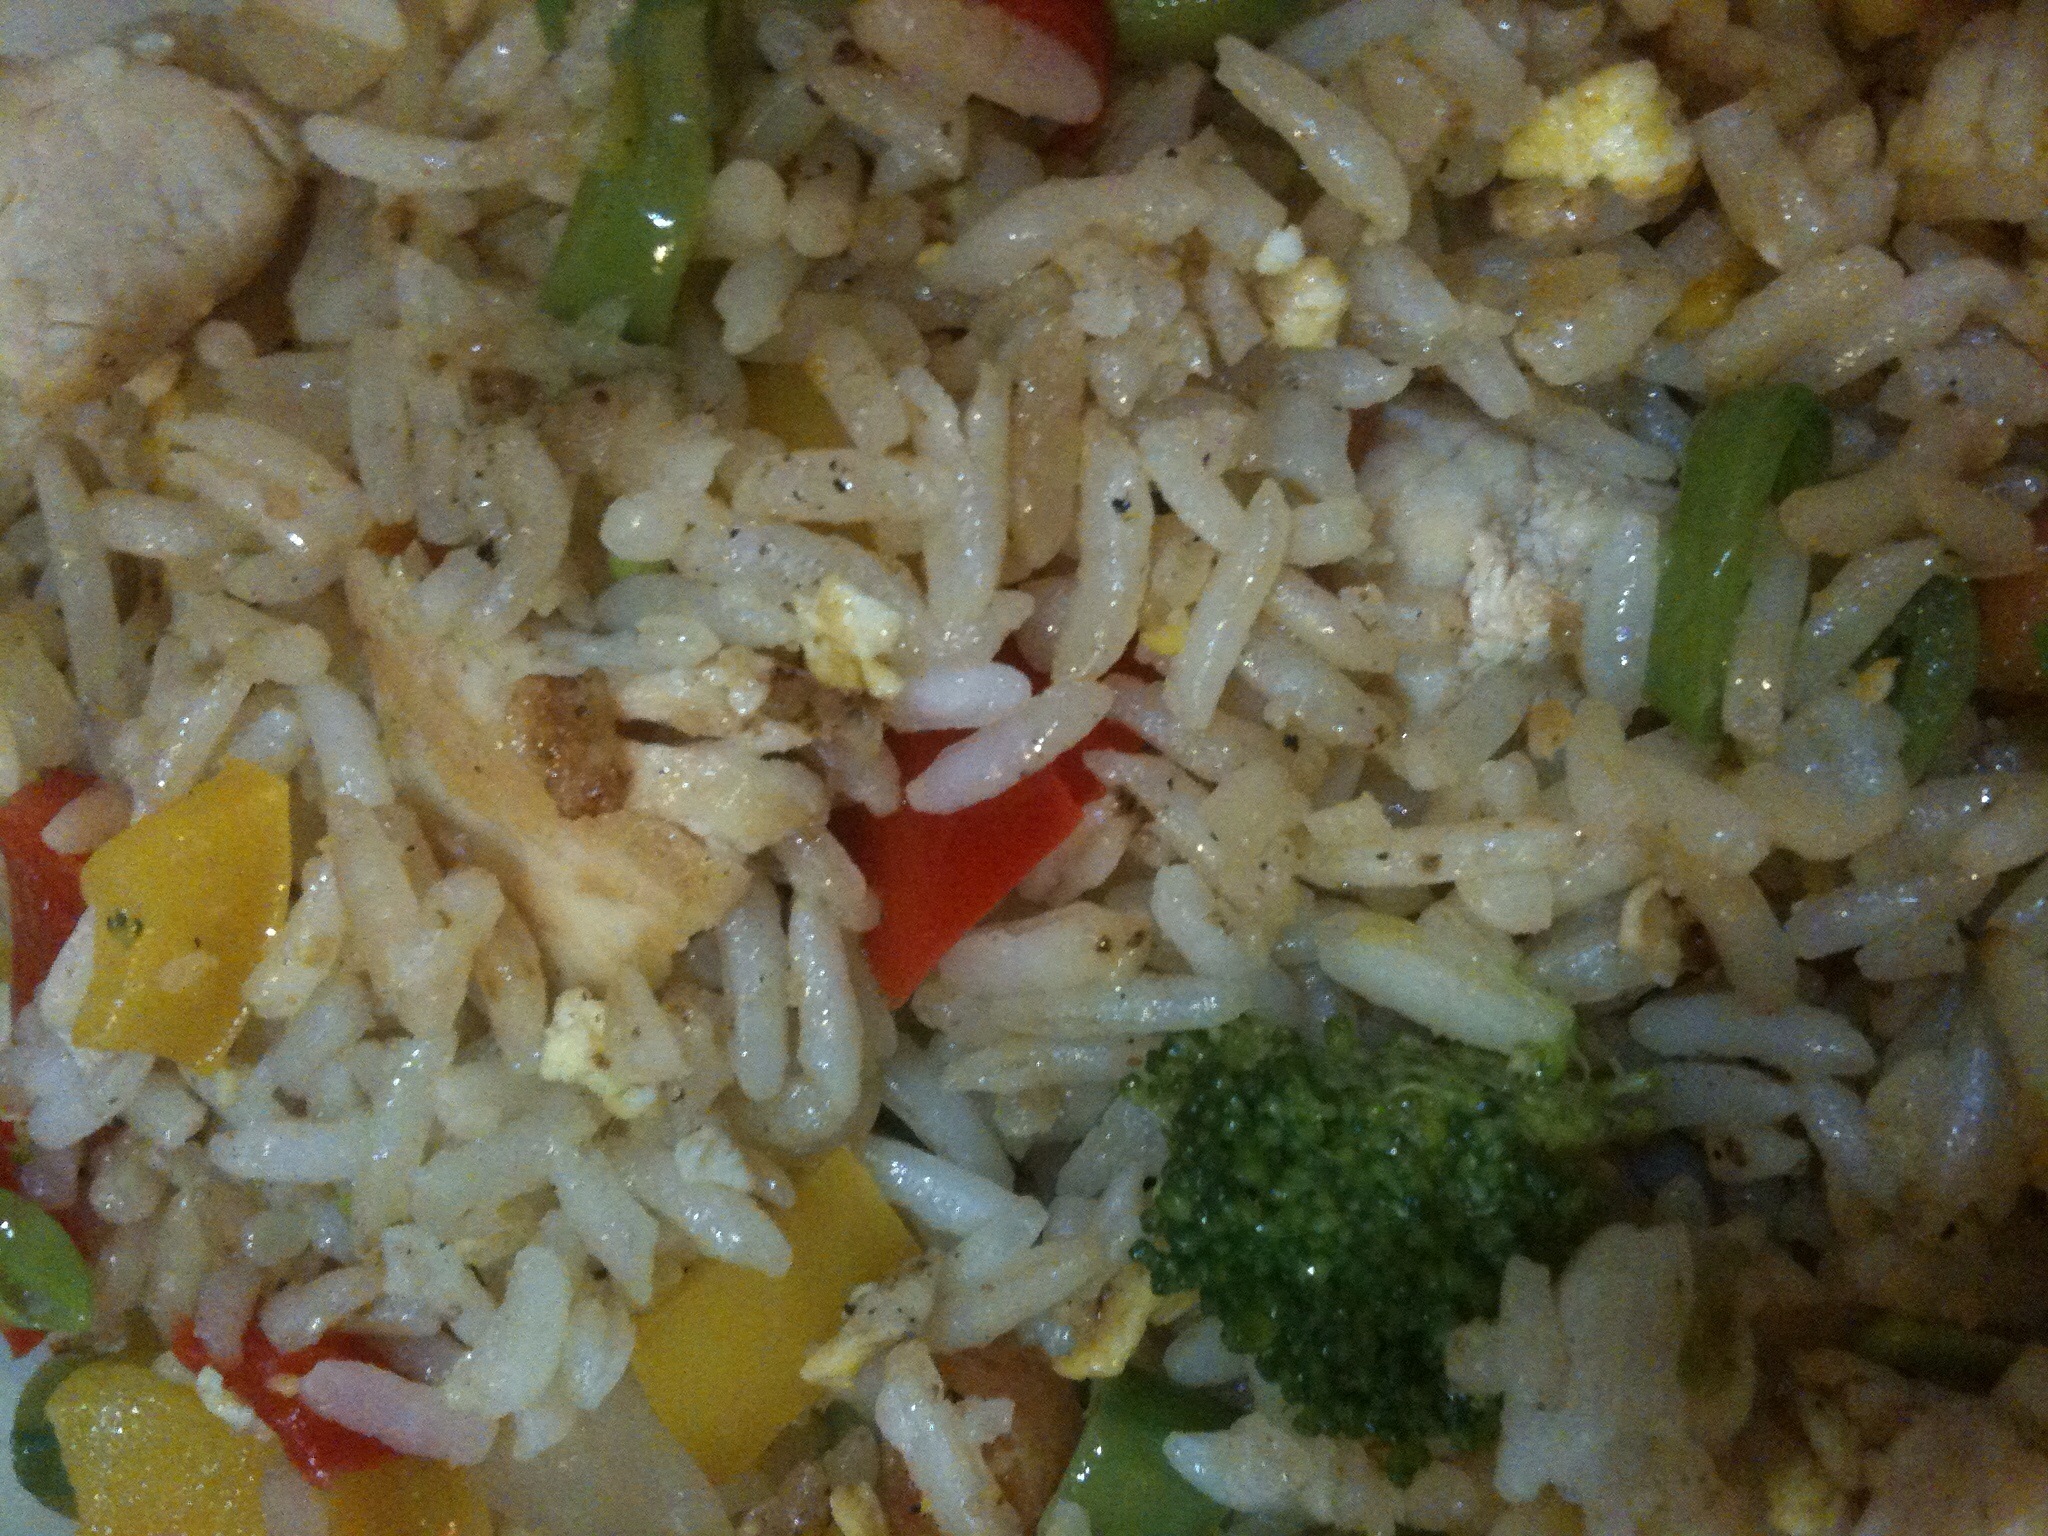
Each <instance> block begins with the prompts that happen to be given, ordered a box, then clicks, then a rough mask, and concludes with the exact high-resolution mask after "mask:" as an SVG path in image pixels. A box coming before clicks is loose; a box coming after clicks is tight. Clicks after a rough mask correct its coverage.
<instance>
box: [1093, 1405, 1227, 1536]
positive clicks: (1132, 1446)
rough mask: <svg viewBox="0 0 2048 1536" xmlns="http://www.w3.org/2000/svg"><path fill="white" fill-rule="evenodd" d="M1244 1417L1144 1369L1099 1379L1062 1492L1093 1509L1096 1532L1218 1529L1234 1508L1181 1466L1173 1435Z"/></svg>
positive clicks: (1191, 1534) (1147, 1534)
mask: <svg viewBox="0 0 2048 1536" xmlns="http://www.w3.org/2000/svg"><path fill="white" fill-rule="evenodd" d="M1236 1417H1237V1415H1236V1413H1235V1412H1233V1411H1232V1410H1231V1409H1230V1408H1227V1407H1225V1406H1224V1405H1223V1404H1222V1403H1219V1402H1218V1401H1216V1399H1214V1398H1212V1397H1208V1396H1205V1395H1204V1394H1202V1393H1199V1392H1190V1391H1188V1390H1187V1389H1186V1388H1184V1387H1178V1386H1175V1385H1174V1384H1173V1383H1172V1382H1170V1381H1162V1380H1160V1379H1159V1378H1158V1377H1156V1376H1148V1375H1145V1374H1143V1373H1142V1372H1137V1371H1126V1372H1125V1373H1124V1374H1123V1375H1121V1376H1116V1377H1112V1378H1111V1379H1109V1380H1108V1381H1103V1382H1098V1383H1097V1384H1096V1385H1095V1387H1094V1389H1093V1390H1092V1391H1091V1392H1090V1393H1089V1394H1088V1417H1087V1420H1086V1422H1085V1423H1083V1425H1082V1426H1081V1441H1080V1444H1079V1445H1078V1446H1076V1447H1075V1449H1074V1459H1073V1461H1072V1462H1070V1463H1069V1464H1068V1466H1067V1475H1066V1478H1065V1480H1064V1481H1062V1482H1061V1484H1060V1490H1059V1497H1061V1498H1063V1499H1070V1500H1072V1501H1073V1502H1074V1503H1076V1504H1078V1505H1080V1506H1081V1508H1083V1509H1085V1510H1086V1511H1087V1512H1088V1529H1089V1530H1090V1531H1091V1532H1092V1533H1093V1536H1211V1533H1212V1532H1214V1531H1215V1530H1216V1529H1217V1527H1218V1526H1220V1525H1221V1524H1222V1523H1223V1517H1224V1515H1225V1514H1226V1513H1227V1511H1226V1510H1225V1509H1224V1508H1223V1506H1222V1505H1220V1504H1218V1503H1216V1502H1215V1501H1214V1500H1212V1499H1211V1498H1209V1496H1208V1495H1207V1494H1205V1493H1202V1492H1201V1491H1200V1490H1199V1489H1197V1488H1195V1487H1194V1486H1193V1485H1192V1484H1191V1483H1189V1482H1188V1481H1187V1480H1186V1479H1185V1478H1183V1477H1182V1476H1181V1475H1180V1474H1179V1473H1177V1472H1175V1471H1174V1470H1173V1467H1172V1464H1171V1463H1169V1462H1168V1461H1167V1459H1166V1450H1165V1447H1166V1437H1167V1436H1168V1435H1171V1434H1175V1433H1177V1432H1181V1431H1194V1432H1201V1431H1206V1430H1217V1429H1222V1428H1223V1427H1224V1426H1225V1425H1227V1424H1229V1423H1230V1421H1231V1420H1232V1419H1234V1418H1236Z"/></svg>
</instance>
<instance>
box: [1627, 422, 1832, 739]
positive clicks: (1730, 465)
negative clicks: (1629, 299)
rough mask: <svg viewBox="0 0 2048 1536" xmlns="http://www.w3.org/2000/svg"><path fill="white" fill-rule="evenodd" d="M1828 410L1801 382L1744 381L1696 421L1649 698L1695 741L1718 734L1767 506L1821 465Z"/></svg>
mask: <svg viewBox="0 0 2048 1536" xmlns="http://www.w3.org/2000/svg"><path fill="white" fill-rule="evenodd" d="M1828 450H1829V434H1828V413H1827V410H1826V408H1825V407H1824V406H1822V404H1821V403H1820V400H1819V398H1818V397H1817V396H1816V395H1815V394H1814V393H1813V391H1812V390H1810V389H1807V388H1805V387H1804V386H1803V385H1798V384H1772V385H1764V386H1760V387H1758V388H1755V389H1745V390H1743V391H1742V392H1741V393H1739V394H1734V395H1730V396H1729V397H1728V398H1727V399H1725V400H1722V401H1719V402H1717V403H1716V404H1714V405H1712V406H1710V407H1708V408H1707V410H1706V411H1705V412H1704V413H1703V414H1702V415H1701V416H1700V418H1699V420H1698V421H1696V422H1695V423H1693V429H1692V438H1691V440H1690V441H1689V442H1688V443H1687V444H1686V448H1685V461H1684V464H1683V466H1682V467H1681V468H1680V471H1679V478H1678V515H1677V517H1676V518H1675V519H1673V521H1672V525H1671V530H1670V532H1669V533H1668V534H1667V535H1666V538H1665V559H1664V571H1663V575H1662V576H1661V577H1660V578H1659V580H1658V583H1657V614H1656V624H1655V627H1654V628H1652V630H1651V631H1650V669H1649V677H1648V680H1647V683H1646V692H1647V693H1648V695H1649V700H1650V702H1651V703H1652V704H1654V705H1656V706H1657V708H1659V709H1661V710H1662V711H1663V712H1664V713H1665V715H1667V716H1668V717H1669V718H1670V719H1671V721H1672V722H1673V723H1674V724H1675V725H1677V726H1678V727H1679V728H1680V729H1681V730H1683V731H1684V732H1685V733H1686V734H1687V735H1688V736H1691V737H1692V738H1693V739H1694V740H1696V741H1702V742H1712V741H1714V740H1716V739H1718V737H1719V736H1720V733H1721V689H1722V685H1723V683H1724V682H1725V680H1726V676H1727V671H1728V654H1729V652H1730V651H1731V650H1732V649H1733V648H1734V644H1735V629H1736V625H1737V624H1738V623H1739V622H1740V620H1741V618H1742V605H1743V602H1744V600H1745V599H1746V598H1747V597H1748V596H1749V580H1750V572H1751V565H1752V563H1753V556H1754V553H1755V547H1756V536H1757V529H1758V528H1759V527H1761V526H1762V523H1763V519H1764V516H1765V515H1766V513H1768V512H1769V510H1770V508H1771V507H1772V506H1774V505H1775V504H1776V503H1777V502H1779V501H1780V500H1782V499H1783V498H1784V497H1786V496H1788V495H1790V494H1791V493H1792V492H1793V491H1796V490H1798V489H1799V488H1800V487H1802V486H1807V485H1812V484H1813V483H1814V482H1815V481H1817V480H1819V479H1820V478H1821V476H1822V475H1824V474H1825V473H1826V471H1827V464H1828Z"/></svg>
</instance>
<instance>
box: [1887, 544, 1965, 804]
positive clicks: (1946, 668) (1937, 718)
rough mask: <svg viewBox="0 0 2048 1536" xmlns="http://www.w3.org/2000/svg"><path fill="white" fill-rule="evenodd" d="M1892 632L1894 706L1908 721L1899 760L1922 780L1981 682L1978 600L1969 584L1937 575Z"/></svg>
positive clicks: (1908, 606) (1909, 774)
mask: <svg viewBox="0 0 2048 1536" xmlns="http://www.w3.org/2000/svg"><path fill="white" fill-rule="evenodd" d="M1893 632H1894V633H1895V634H1896V636H1897V637H1898V639H1899V641H1900V651H1899V671H1898V676H1897V678H1896V680H1895V681H1894V682H1893V684H1892V693H1891V706H1892V708H1893V709H1896V710H1897V711H1898V712H1899V717H1900V718H1901V719H1903V720H1904V721H1905V722H1906V741H1905V745H1904V746H1903V747H1901V748H1900V750H1899V760H1900V762H1901V763H1902V764H1904V766H1905V769H1906V777H1907V778H1908V779H1912V780H1918V779H1919V778H1921V777H1922V776H1923V775H1925V774H1926V772H1927V770H1928V768H1929V767H1930V766H1932V765H1933V762H1934V758H1935V754H1937V753H1938V752H1940V751H1941V749H1942V747H1943V746H1944V745H1945V744H1946V743H1947V741H1948V739H1949V737H1950V736H1952V735H1953V734H1954V733H1955V728H1956V722H1957V721H1958V720H1959V719H1961V718H1962V713H1963V709H1964V707H1965V706H1966V705H1967V704H1968V703H1969V702H1970V692H1971V690H1972V689H1974V688H1975V687H1976V686H1977V601H1976V599H1975V598H1974V597H1973V596H1971V594H1970V587H1969V583H1968V582H1965V581H1960V580H1958V579H1957V578H1955V577H1953V576H1936V577H1933V578H1932V579H1931V580H1929V581H1928V583H1927V585H1925V586H1924V587H1922V588H1921V589H1920V590H1919V591H1918V592H1917V593H1916V594H1914V597H1913V601H1911V602H1910V603H1908V604H1906V607H1905V610H1904V611H1903V612H1902V613H1900V615H1899V617H1898V620H1897V622H1896V623H1895V624H1894V625H1893Z"/></svg>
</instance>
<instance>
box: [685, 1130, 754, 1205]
mask: <svg viewBox="0 0 2048 1536" xmlns="http://www.w3.org/2000/svg"><path fill="white" fill-rule="evenodd" d="M676 1167H677V1168H678V1169H679V1170H680V1171H681V1173H682V1175H683V1177H684V1178H685V1179H688V1180H689V1181H690V1182H691V1183H693V1184H717V1185H721V1186H722V1187H724V1188H726V1189H736V1190H738V1191H740V1193H742V1194H746V1193H749V1192H750V1191H752V1189H753V1187H754V1171H753V1170H752V1169H751V1168H749V1167H748V1166H747V1158H746V1154H745V1153H744V1152H742V1151H740V1149H739V1147H738V1146H737V1145H736V1144H735V1143H734V1141H733V1139H732V1137H731V1135H729V1134H728V1133H727V1132H726V1130H725V1128H724V1127H723V1126H718V1125H700V1126H699V1127H697V1129H696V1130H694V1131H692V1132H690V1134H689V1135H687V1136H685V1137H684V1138H683V1139H682V1140H681V1141H678V1142H677V1143H676Z"/></svg>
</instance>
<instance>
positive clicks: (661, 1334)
mask: <svg viewBox="0 0 2048 1536" xmlns="http://www.w3.org/2000/svg"><path fill="white" fill-rule="evenodd" d="M777 1221H778V1224H779V1225H780V1226H781V1228H782V1232H783V1235H784V1236H785V1237H787V1238H788V1239H789V1249H790V1265H789V1273H787V1274H786V1275H783V1276H781V1277H780V1278H779V1279H771V1278H770V1277H769V1276H767V1275H764V1274H762V1273H761V1272H760V1271H758V1270H753V1269H742V1268H741V1267H740V1266H738V1265H736V1264H727V1263H724V1262H723V1261H721V1260H717V1259H707V1260H705V1261H704V1262H703V1263H701V1264H699V1265H697V1266H696V1267H695V1268H693V1269H692V1270H691V1271H690V1272H689V1273H688V1274H687V1275H685V1276H684V1277H683V1280H682V1283H681V1284H680V1285H678V1286H677V1287H676V1288H675V1289H674V1290H673V1291H670V1292H669V1293H668V1295H667V1296H665V1297H663V1298H662V1299H661V1300H660V1301H658V1302H656V1303H655V1305H654V1308H653V1309H652V1310H651V1311H649V1312H647V1313H645V1314H643V1315H642V1316H641V1318H640V1337H639V1342H638V1344H637V1345H636V1346H635V1348H634V1350H633V1373H634V1374H635V1375H636V1376H637V1377H639V1379H640V1385H641V1387H642V1388H643V1389H644V1390H645V1391H646V1393H647V1401H648V1402H649V1403H650V1404H652V1405H653V1407H654V1413H655V1416H656V1417H657V1418H659V1419H660V1420H661V1422H662V1423H663V1424H664V1425H665V1426H667V1428H668V1431H669V1433H670V1434H672V1435H674V1436H675V1437H676V1438H677V1439H678V1440H680V1441H681V1442H682V1443H683V1448H684V1449H685V1450H687V1451H688V1452H689V1453H690V1454H691V1456H693V1457H694V1458H696V1461H697V1464H698V1465H699V1466H700V1467H702V1468H703V1469H704V1471H705V1474H706V1475H707V1476H709V1477H710V1479H711V1480H712V1481H713V1482H715V1483H716V1482H724V1481H725V1480H726V1479H727V1478H729V1477H733V1476H735V1475H736V1474H738V1473H741V1472H744V1471H746V1469H747V1468H748V1467H751V1466H752V1465H753V1464H754V1463H755V1462H756V1461H758V1460H759V1459H760V1456H761V1453H762V1452H763V1451H765V1450H766V1449H767V1448H768V1443H769V1442H770V1441H771V1440H773V1439H774V1438H775V1437H776V1436H777V1435H778V1434H780V1433H781V1432H782V1431H783V1430H784V1429H786V1428H788V1427H789V1425H790V1424H791V1423H793V1422H794V1421H795V1420H796V1419H797V1418H798V1416H799V1415H801V1414H802V1413H803V1412H804V1411H805V1410H806V1409H808V1408H811V1407H813V1406H815V1405H816V1403H817V1402H818V1401H819V1399H820V1398H821V1397H822V1396H823V1393H822V1392H821V1391H820V1390H819V1389H818V1388H817V1387H814V1386H812V1385H811V1384H810V1383H809V1382H807V1381H805V1380H804V1379H803V1378H802V1377H801V1376H800V1375H798V1374H797V1373H798V1371H799V1370H800V1369H801V1368H802V1366H803V1363H804V1357H805V1356H806V1355H808V1354H809V1353H810V1352H811V1351H812V1350H813V1349H815V1348H816V1347H817V1346H818V1345H820V1344H822V1343H824V1342H825V1341H826V1340H827V1339H829V1338H831V1337H832V1335H833V1334H834V1333H836V1332H838V1330H839V1323H840V1314H841V1309H842V1308H843V1307H844V1306H845V1305H846V1298H847V1296H848V1294H849V1293H850V1292H851V1291H852V1290H853V1288H854V1287H855V1286H856V1285H864V1284H867V1283H868V1282H870V1281H875V1280H882V1279H886V1278H887V1277H888V1276H890V1275H892V1274H894V1273H895V1272H896V1271H897V1270H898V1269H900V1268H902V1267H903V1265H904V1264H905V1262H907V1261H908V1260H909V1259H910V1258H911V1257H912V1256H913V1255H915V1254H916V1252H917V1241H916V1239H915V1238H913V1237H912V1236H911V1235H910V1233H909V1231H908V1230H907V1229H906V1228H905V1227H904V1225H903V1222H902V1221H901V1220H900V1219H899V1218H898V1217H897V1215H896V1213H895V1212H894V1211H893V1210H891V1209H890V1208H889V1205H888V1202H887V1201H885V1200H883V1198H882V1193H881V1191H880V1190H878V1189H877V1188H875V1181H874V1180H873V1179H871V1178H869V1177H868V1171H867V1169H865V1168H863V1167H862V1166H861V1163H860V1159H859V1158H857V1157H856V1156H854V1154H853V1153H851V1152H849V1151H847V1150H846V1149H845V1148H843V1147H842V1148H840V1149H839V1150H837V1151H835V1152H831V1153H829V1154H827V1155H826V1156H825V1157H823V1158H821V1159H819V1161H818V1162H817V1163H815V1164H814V1165H812V1166H811V1167H810V1168H809V1169H807V1170H805V1171H804V1172H803V1173H800V1174H798V1175H797V1177H796V1204H795V1205H794V1206H792V1207H791V1208H790V1209H789V1210H787V1211H783V1212H779V1213H777Z"/></svg>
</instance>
